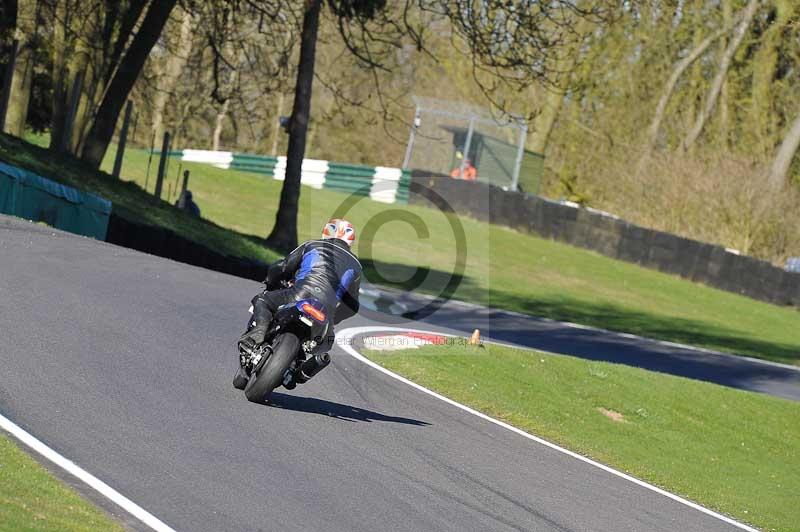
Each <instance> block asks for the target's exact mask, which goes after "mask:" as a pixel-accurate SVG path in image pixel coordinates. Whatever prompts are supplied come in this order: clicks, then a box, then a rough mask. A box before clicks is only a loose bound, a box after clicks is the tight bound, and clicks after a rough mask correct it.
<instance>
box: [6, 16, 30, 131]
mask: <svg viewBox="0 0 800 532" xmlns="http://www.w3.org/2000/svg"><path fill="white" fill-rule="evenodd" d="M16 39H17V41H19V48H18V49H17V59H16V62H15V63H14V73H13V74H12V77H11V90H10V92H9V96H8V108H7V110H6V120H5V128H4V129H5V131H6V133H9V134H11V135H15V136H17V137H21V136H23V135H24V134H25V122H26V120H27V118H28V104H29V103H30V99H31V86H32V84H33V64H34V60H35V58H34V47H35V44H36V43H35V40H36V0H19V1H18V3H17V31H16Z"/></svg>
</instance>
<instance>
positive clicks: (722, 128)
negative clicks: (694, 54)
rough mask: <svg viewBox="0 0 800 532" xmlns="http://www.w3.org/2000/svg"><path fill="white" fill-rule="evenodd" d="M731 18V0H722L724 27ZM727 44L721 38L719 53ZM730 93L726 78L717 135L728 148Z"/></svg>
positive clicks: (720, 102)
mask: <svg viewBox="0 0 800 532" xmlns="http://www.w3.org/2000/svg"><path fill="white" fill-rule="evenodd" d="M732 18H733V7H732V6H731V0H722V22H723V24H724V25H725V27H730V26H731V24H732V23H731V19H732ZM727 46H728V39H721V40H720V42H719V54H720V56H722V54H724V53H725V48H726V47H727ZM729 107H730V94H729V83H728V80H727V78H726V80H725V82H724V83H723V84H722V90H721V91H720V94H719V136H720V141H721V145H722V148H723V149H727V148H728V142H729V140H730V123H731V122H730V112H729Z"/></svg>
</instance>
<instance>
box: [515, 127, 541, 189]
mask: <svg viewBox="0 0 800 532" xmlns="http://www.w3.org/2000/svg"><path fill="white" fill-rule="evenodd" d="M527 136H528V124H524V123H523V124H522V129H521V131H520V134H519V147H518V148H517V161H516V162H515V163H514V175H513V177H512V178H511V190H518V188H519V169H520V167H521V166H522V157H523V156H524V155H525V139H526V138H527ZM539 180H540V181H541V177H539ZM526 192H529V193H532V194H536V193H538V192H539V185H538V184H537V185H536V191H535V192H534V191H532V190H526Z"/></svg>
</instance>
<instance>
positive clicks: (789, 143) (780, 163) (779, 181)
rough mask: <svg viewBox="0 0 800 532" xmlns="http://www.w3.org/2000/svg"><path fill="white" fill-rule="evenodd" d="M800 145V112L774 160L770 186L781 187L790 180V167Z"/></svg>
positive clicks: (770, 174) (770, 173)
mask: <svg viewBox="0 0 800 532" xmlns="http://www.w3.org/2000/svg"><path fill="white" fill-rule="evenodd" d="M798 147H800V114H798V115H797V117H796V118H795V119H794V123H793V124H792V127H791V128H789V131H788V132H787V133H786V136H785V137H784V139H783V142H781V146H780V148H778V152H777V153H776V155H775V159H774V160H773V161H772V167H771V168H770V172H769V185H770V187H772V188H776V189H780V188H781V187H783V186H784V185H786V183H787V182H788V181H789V168H791V166H792V160H793V159H794V156H795V154H796V153H797V149H798Z"/></svg>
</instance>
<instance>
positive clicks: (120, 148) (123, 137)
mask: <svg viewBox="0 0 800 532" xmlns="http://www.w3.org/2000/svg"><path fill="white" fill-rule="evenodd" d="M132 108H133V102H132V101H131V100H128V105H127V106H126V107H125V118H123V119H122V130H121V131H120V132H119V143H118V144H117V156H116V158H115V159H114V170H113V171H112V172H111V175H113V176H114V177H117V178H118V177H119V173H120V171H121V170H122V157H123V155H125V142H126V141H127V140H128V126H129V125H130V123H131V110H132Z"/></svg>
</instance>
